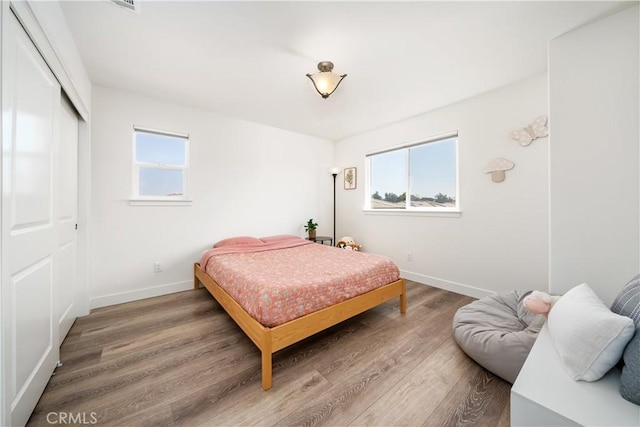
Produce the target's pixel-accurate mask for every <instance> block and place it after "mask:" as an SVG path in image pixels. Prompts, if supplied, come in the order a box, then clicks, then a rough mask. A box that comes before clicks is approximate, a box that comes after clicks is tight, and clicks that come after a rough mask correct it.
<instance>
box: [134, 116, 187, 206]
mask: <svg viewBox="0 0 640 427" xmlns="http://www.w3.org/2000/svg"><path fill="white" fill-rule="evenodd" d="M133 134H134V144H133V169H134V173H133V198H134V199H140V200H167V201H171V200H187V199H188V188H189V136H188V135H184V134H178V133H173V132H164V131H157V130H149V129H143V128H139V127H135V126H134V128H133Z"/></svg>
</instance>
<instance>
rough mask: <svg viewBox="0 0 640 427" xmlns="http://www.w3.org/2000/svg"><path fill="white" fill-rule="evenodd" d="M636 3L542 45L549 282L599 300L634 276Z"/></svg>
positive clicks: (637, 254)
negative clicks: (545, 56)
mask: <svg viewBox="0 0 640 427" xmlns="http://www.w3.org/2000/svg"><path fill="white" fill-rule="evenodd" d="M638 17H639V14H638V7H634V8H631V9H627V10H625V11H623V12H621V13H619V14H617V15H614V16H611V17H609V18H606V19H603V20H600V21H598V22H595V23H593V24H591V25H588V26H586V27H583V28H580V29H577V30H575V31H573V32H570V33H568V34H565V35H563V36H561V37H558V38H557V39H554V40H552V41H551V43H550V47H549V77H550V95H549V96H550V106H551V107H550V115H551V142H550V144H551V145H550V159H551V161H550V180H551V187H550V235H551V237H550V244H551V246H550V264H549V265H550V286H551V290H552V291H553V292H555V293H559V294H562V293H564V292H566V291H567V290H568V289H570V288H572V287H573V286H575V285H578V284H580V283H582V282H587V283H588V284H589V285H590V286H591V287H592V288H593V289H594V290H596V292H597V293H598V295H599V296H600V298H602V299H603V300H604V301H605V302H606V303H607V304H609V303H611V302H613V299H614V298H615V296H616V295H617V293H618V292H619V291H620V289H621V288H622V286H624V284H625V283H626V282H627V281H628V280H629V279H631V278H632V277H633V276H634V275H635V274H637V273H638V272H639V271H640V264H639V262H640V261H639V259H640V228H639V224H638V221H639V220H640V209H639V194H640V187H639V179H640V172H639V155H640V150H639V140H640V133H639V120H638V115H639V113H640V110H639V108H638V90H639V87H638V80H639V74H638V61H639V58H638V50H639V42H638Z"/></svg>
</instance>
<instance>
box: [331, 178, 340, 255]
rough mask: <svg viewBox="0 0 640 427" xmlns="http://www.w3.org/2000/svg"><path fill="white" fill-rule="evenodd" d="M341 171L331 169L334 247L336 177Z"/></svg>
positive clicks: (334, 240)
mask: <svg viewBox="0 0 640 427" xmlns="http://www.w3.org/2000/svg"><path fill="white" fill-rule="evenodd" d="M338 172H340V169H338V168H333V169H331V175H333V241H332V242H333V245H334V246H335V245H336V243H337V242H336V176H338Z"/></svg>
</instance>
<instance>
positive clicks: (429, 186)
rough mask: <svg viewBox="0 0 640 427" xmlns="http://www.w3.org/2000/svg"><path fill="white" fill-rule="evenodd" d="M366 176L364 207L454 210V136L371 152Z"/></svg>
mask: <svg viewBox="0 0 640 427" xmlns="http://www.w3.org/2000/svg"><path fill="white" fill-rule="evenodd" d="M367 176H368V188H367V196H366V201H365V208H366V209H372V210H405V211H458V210H459V209H460V206H459V201H458V135H457V133H453V134H448V135H444V136H439V137H435V138H431V139H427V140H422V141H419V142H414V143H410V144H405V145H402V146H400V147H394V148H391V149H389V150H384V151H378V152H375V153H371V154H369V155H367Z"/></svg>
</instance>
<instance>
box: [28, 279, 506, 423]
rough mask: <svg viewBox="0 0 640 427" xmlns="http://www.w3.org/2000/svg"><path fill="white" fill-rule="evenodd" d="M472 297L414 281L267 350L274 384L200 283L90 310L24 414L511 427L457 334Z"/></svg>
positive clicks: (501, 389)
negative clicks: (459, 315) (264, 381)
mask: <svg viewBox="0 0 640 427" xmlns="http://www.w3.org/2000/svg"><path fill="white" fill-rule="evenodd" d="M471 301H472V299H471V298H469V297H465V296H461V295H458V294H454V293H451V292H447V291H444V290H441V289H437V288H432V287H429V286H425V285H420V284H417V283H414V282H410V281H408V282H407V314H406V315H401V314H400V313H399V310H398V304H399V303H398V300H397V299H394V300H393V301H390V302H387V303H386V304H383V305H381V306H379V307H377V308H375V309H373V310H370V311H368V312H366V313H363V314H361V315H359V316H356V317H354V318H352V319H349V320H347V321H345V322H343V323H342V324H340V325H337V326H334V327H332V328H330V329H328V330H326V331H324V332H321V333H319V334H317V335H315V336H313V337H311V338H308V339H306V340H304V341H302V342H300V343H297V344H294V345H292V346H290V347H288V348H286V349H284V350H281V351H279V352H277V353H276V354H274V357H273V388H272V389H271V390H269V391H263V390H262V387H261V376H260V353H259V351H258V350H257V348H256V347H255V346H254V345H253V343H252V342H251V341H250V340H249V339H248V338H247V337H246V336H245V335H244V333H243V332H242V331H241V330H240V329H239V328H238V327H237V326H236V324H235V323H234V322H233V321H232V320H231V319H230V318H229V316H228V315H227V314H226V313H225V312H224V311H223V310H222V308H221V307H220V306H219V305H218V303H217V302H216V301H215V300H214V299H213V298H212V297H211V296H210V295H209V294H208V293H207V291H206V290H204V289H200V290H196V291H186V292H181V293H176V294H172V295H166V296H162V297H157V298H151V299H147V300H143V301H136V302H133V303H128V304H121V305H117V306H112V307H105V308H101V309H97V310H94V311H93V312H92V313H91V314H90V315H88V316H86V317H82V318H78V319H77V320H76V322H75V324H74V325H73V327H72V328H71V331H70V332H69V335H68V336H67V338H66V340H65V342H64V343H63V345H62V348H61V360H62V362H63V366H62V367H60V368H58V369H57V371H56V373H55V375H54V376H53V377H51V380H50V381H49V384H48V386H47V388H46V390H45V392H44V394H43V395H42V398H41V399H40V402H39V403H38V406H37V407H36V409H35V411H34V412H33V414H32V416H31V419H30V420H29V424H28V425H31V426H50V425H51V421H56V420H57V419H58V418H57V417H60V416H66V417H67V418H66V420H69V419H70V418H69V417H72V418H71V419H73V417H75V420H76V421H78V420H80V422H79V423H78V424H81V423H82V421H84V423H85V424H93V425H98V426H174V425H175V426H201V425H202V426H248V425H264V426H271V425H278V426H290V425H295V426H298V425H305V426H311V425H327V426H347V425H352V426H360V425H374V426H396V425H398V426H400V425H402V426H454V425H455V426H492V427H493V426H508V425H509V390H510V387H511V385H510V384H509V383H507V382H505V381H503V380H501V379H500V378H498V377H495V376H494V375H492V374H490V373H489V372H487V371H485V370H484V369H482V368H481V367H479V366H478V365H477V364H476V363H475V362H473V361H472V360H471V359H469V358H468V357H467V356H466V355H465V354H464V353H463V352H462V351H461V350H460V349H459V348H458V346H457V345H456V343H455V341H454V340H453V338H452V335H451V322H452V318H453V314H454V313H455V311H456V310H457V308H458V307H460V306H462V305H465V304H467V303H469V302H471ZM52 413H53V414H52ZM65 414H66V415H65ZM47 417H49V420H47ZM81 417H83V418H81Z"/></svg>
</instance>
